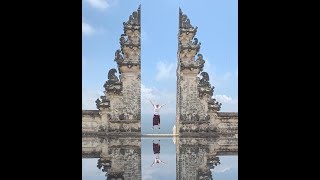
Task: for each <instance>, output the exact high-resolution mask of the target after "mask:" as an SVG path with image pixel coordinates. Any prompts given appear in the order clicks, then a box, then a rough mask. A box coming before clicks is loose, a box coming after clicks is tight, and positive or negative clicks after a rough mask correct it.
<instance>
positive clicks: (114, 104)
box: [96, 5, 141, 135]
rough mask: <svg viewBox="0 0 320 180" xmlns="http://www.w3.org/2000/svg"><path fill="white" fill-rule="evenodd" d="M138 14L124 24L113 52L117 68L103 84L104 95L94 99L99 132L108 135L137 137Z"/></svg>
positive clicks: (139, 92)
mask: <svg viewBox="0 0 320 180" xmlns="http://www.w3.org/2000/svg"><path fill="white" fill-rule="evenodd" d="M140 11H141V5H140V6H139V8H138V10H137V11H134V12H133V13H132V15H130V17H129V20H128V21H127V22H123V31H124V32H123V34H121V37H120V49H118V50H116V52H115V59H114V61H115V62H116V63H117V65H118V72H119V74H120V75H119V78H118V77H117V75H116V73H117V70H116V69H114V68H113V69H110V70H109V73H108V80H107V81H106V82H105V84H104V86H103V87H104V88H105V91H104V94H105V95H104V96H101V97H100V98H101V100H100V99H97V100H96V105H97V108H98V109H99V114H100V116H101V126H100V131H104V132H106V133H108V134H111V135H112V134H123V133H129V134H132V133H134V134H140V132H141V131H140V127H141V125H140V120H141V98H140V97H141V80H140V74H141V63H140V62H141V61H140V52H141V51H140V43H141V41H140V34H141V26H140V14H141V13H140Z"/></svg>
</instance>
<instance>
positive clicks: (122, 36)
mask: <svg viewBox="0 0 320 180" xmlns="http://www.w3.org/2000/svg"><path fill="white" fill-rule="evenodd" d="M124 36H126V35H125V34H121V37H120V39H119V40H120V45H121V46H123V45H124V43H126V41H127V40H126V38H125V37H124Z"/></svg>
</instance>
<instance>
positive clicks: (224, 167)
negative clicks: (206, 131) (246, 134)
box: [82, 135, 238, 180]
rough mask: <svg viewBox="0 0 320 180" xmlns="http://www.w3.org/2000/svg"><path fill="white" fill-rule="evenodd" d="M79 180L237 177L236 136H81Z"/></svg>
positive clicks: (191, 179)
mask: <svg viewBox="0 0 320 180" xmlns="http://www.w3.org/2000/svg"><path fill="white" fill-rule="evenodd" d="M82 179H84V180H86V179H90V180H93V179H94V180H98V179H110V180H111V179H113V180H120V179H132V180H133V179H134V180H136V179H143V180H156V179H164V180H175V179H183V180H184V179H186V180H194V179H199V180H200V179H201V180H207V179H229V180H230V179H231V180H232V179H238V139H237V137H236V136H230V135H229V136H223V135H220V136H218V137H215V138H191V137H183V138H182V137H154V138H153V137H141V138H134V137H83V138H82Z"/></svg>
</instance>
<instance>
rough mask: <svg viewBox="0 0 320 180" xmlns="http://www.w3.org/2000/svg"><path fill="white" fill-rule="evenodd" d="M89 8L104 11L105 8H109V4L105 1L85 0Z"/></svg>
mask: <svg viewBox="0 0 320 180" xmlns="http://www.w3.org/2000/svg"><path fill="white" fill-rule="evenodd" d="M86 1H87V2H88V3H89V4H90V6H91V7H93V8H97V9H100V10H105V9H106V8H108V7H110V4H109V2H108V1H107V0H86Z"/></svg>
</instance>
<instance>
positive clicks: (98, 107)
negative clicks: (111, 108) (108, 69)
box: [95, 98, 101, 109]
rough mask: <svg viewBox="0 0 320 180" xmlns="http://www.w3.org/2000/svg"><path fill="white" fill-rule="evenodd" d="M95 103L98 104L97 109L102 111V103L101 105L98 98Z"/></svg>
mask: <svg viewBox="0 0 320 180" xmlns="http://www.w3.org/2000/svg"><path fill="white" fill-rule="evenodd" d="M95 102H96V107H97V109H100V103H101V101H100V99H99V98H98V99H97V100H96V101H95Z"/></svg>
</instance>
